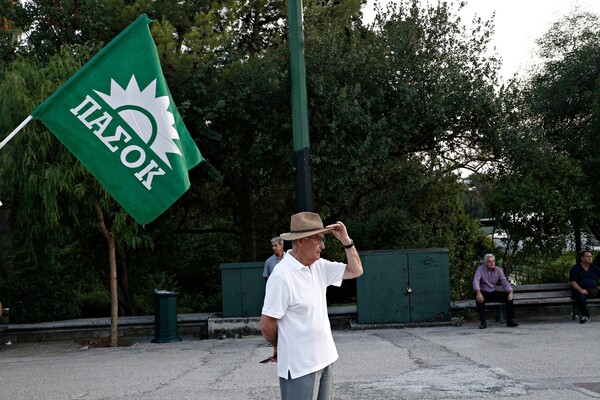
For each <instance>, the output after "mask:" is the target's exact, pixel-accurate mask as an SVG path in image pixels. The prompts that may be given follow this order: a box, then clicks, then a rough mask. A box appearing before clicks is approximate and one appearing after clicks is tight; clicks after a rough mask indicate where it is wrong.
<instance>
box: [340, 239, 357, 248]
mask: <svg viewBox="0 0 600 400" xmlns="http://www.w3.org/2000/svg"><path fill="white" fill-rule="evenodd" d="M342 246H344V248H345V249H351V248H353V247H354V240H352V239H350V243H347V244H344V242H342Z"/></svg>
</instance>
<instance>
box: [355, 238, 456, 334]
mask: <svg viewBox="0 0 600 400" xmlns="http://www.w3.org/2000/svg"><path fill="white" fill-rule="evenodd" d="M360 258H361V260H362V264H363V269H364V274H363V275H362V276H361V277H359V278H358V279H357V282H356V299H357V311H358V322H359V323H363V324H375V323H407V322H418V321H440V320H443V321H447V320H450V273H449V268H448V250H447V249H415V250H385V251H366V252H361V253H360Z"/></svg>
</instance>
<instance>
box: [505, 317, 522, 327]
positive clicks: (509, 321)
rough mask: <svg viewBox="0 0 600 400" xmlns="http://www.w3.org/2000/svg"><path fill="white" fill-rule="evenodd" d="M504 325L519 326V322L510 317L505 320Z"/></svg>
mask: <svg viewBox="0 0 600 400" xmlns="http://www.w3.org/2000/svg"><path fill="white" fill-rule="evenodd" d="M506 326H508V327H509V328H514V327H515V326H519V324H517V323H516V322H515V321H513V320H512V319H510V320H508V321H507V322H506Z"/></svg>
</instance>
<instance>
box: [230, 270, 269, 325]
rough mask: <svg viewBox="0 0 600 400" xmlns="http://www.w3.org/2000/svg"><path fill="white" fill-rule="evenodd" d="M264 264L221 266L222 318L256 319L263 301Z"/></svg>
mask: <svg viewBox="0 0 600 400" xmlns="http://www.w3.org/2000/svg"><path fill="white" fill-rule="evenodd" d="M264 267H265V263H264V262H245V263H227V264H221V288H222V291H223V292H222V295H223V317H258V316H260V314H261V311H262V306H263V301H264V299H265V284H266V282H265V279H264V278H263V276H262V274H263V269H264Z"/></svg>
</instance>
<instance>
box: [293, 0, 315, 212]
mask: <svg viewBox="0 0 600 400" xmlns="http://www.w3.org/2000/svg"><path fill="white" fill-rule="evenodd" d="M302 19H303V17H302V0H288V29H289V31H288V36H289V43H290V77H291V81H292V125H293V133H294V165H295V166H296V211H297V212H300V211H314V206H313V193H312V182H311V174H310V140H309V134H308V99H307V98H308V96H307V94H306V65H305V63H304V33H303V27H302Z"/></svg>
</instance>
